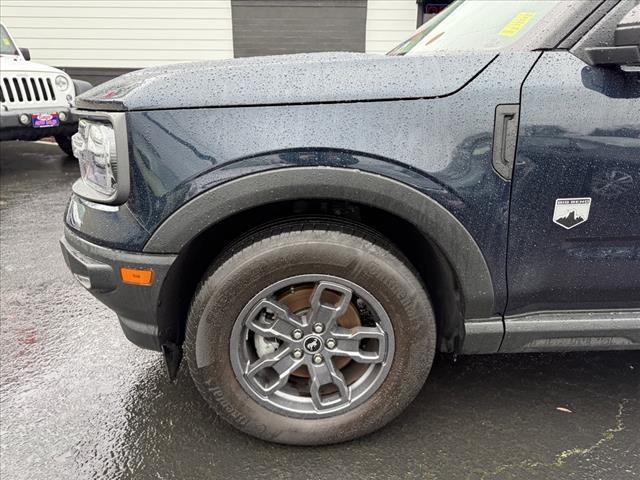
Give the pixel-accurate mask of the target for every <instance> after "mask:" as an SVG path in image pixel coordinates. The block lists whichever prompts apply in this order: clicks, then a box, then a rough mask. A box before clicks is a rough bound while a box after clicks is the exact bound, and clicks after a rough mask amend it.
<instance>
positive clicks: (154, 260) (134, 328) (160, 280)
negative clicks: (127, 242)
mask: <svg viewBox="0 0 640 480" xmlns="http://www.w3.org/2000/svg"><path fill="white" fill-rule="evenodd" d="M60 245H61V247H62V254H63V256H64V259H65V262H66V264H67V266H68V267H69V270H71V273H73V274H74V276H75V277H76V279H77V280H78V281H79V282H80V283H81V284H82V285H83V286H84V287H85V288H86V289H87V290H88V291H89V292H91V293H92V294H93V295H94V296H95V297H96V298H97V299H98V300H100V301H101V302H102V303H104V304H105V305H106V306H107V307H109V308H110V309H111V310H113V311H114V312H116V314H117V315H118V319H119V320H120V326H121V327H122V330H123V331H124V334H125V336H126V337H127V338H128V339H129V340H130V341H131V342H133V343H135V344H136V345H138V346H140V347H142V348H147V349H150V350H158V351H160V350H162V345H161V343H162V342H161V340H160V332H159V329H158V321H157V318H158V308H159V305H160V301H161V295H160V293H161V290H162V286H163V284H164V280H165V278H166V277H167V274H168V272H169V269H170V268H171V265H172V264H173V262H174V260H175V258H176V256H175V255H147V254H140V253H132V252H124V251H121V250H113V249H110V248H105V247H101V246H99V245H95V244H93V243H90V242H88V241H86V240H84V239H83V238H81V237H79V236H78V235H77V234H75V233H74V232H73V231H71V230H70V229H69V228H65V232H64V236H63V237H62V239H61V240H60ZM121 267H129V268H144V269H149V268H150V269H152V270H153V283H152V285H150V286H138V285H128V284H125V283H123V282H122V280H121V278H120V268H121Z"/></svg>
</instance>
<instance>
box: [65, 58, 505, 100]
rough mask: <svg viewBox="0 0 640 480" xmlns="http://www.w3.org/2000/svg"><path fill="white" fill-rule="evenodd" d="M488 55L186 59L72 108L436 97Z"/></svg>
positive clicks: (138, 74)
mask: <svg viewBox="0 0 640 480" xmlns="http://www.w3.org/2000/svg"><path fill="white" fill-rule="evenodd" d="M494 57H495V54H490V53H486V54H485V53H460V54H451V53H448V54H439V55H423V56H409V57H391V56H384V55H371V54H362V53H315V54H298V55H277V56H268V57H251V58H241V59H231V60H220V61H209V62H194V63H184V64H176V65H170V66H165V67H153V68H146V69H143V70H137V71H135V72H131V73H128V74H125V75H123V76H121V77H118V78H115V79H113V80H111V81H109V82H107V83H104V84H102V85H100V86H98V87H96V88H93V89H91V90H89V91H88V92H86V93H84V94H83V95H81V96H80V97H78V99H77V106H78V108H83V109H88V110H164V109H181V108H202V107H231V106H249V105H281V104H300V103H327V102H350V101H367V100H385V99H408V98H425V97H439V96H445V95H448V94H450V93H453V92H455V91H456V90H459V89H460V88H462V87H463V86H464V85H465V84H466V83H467V82H469V81H470V80H471V79H472V78H473V77H474V76H475V75H476V74H477V73H478V72H480V71H481V70H482V69H483V68H484V67H485V66H486V65H488V64H489V63H490V62H491V60H492V59H493V58H494Z"/></svg>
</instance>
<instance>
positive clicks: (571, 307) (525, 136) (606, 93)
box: [506, 51, 640, 330]
mask: <svg viewBox="0 0 640 480" xmlns="http://www.w3.org/2000/svg"><path fill="white" fill-rule="evenodd" d="M519 134H520V136H519V140H518V149H517V157H516V166H515V171H514V176H513V186H512V197H511V198H512V201H511V213H510V230H509V247H508V260H507V275H508V297H509V299H508V306H507V312H506V314H507V318H509V316H513V315H521V314H527V313H533V312H551V311H552V312H571V311H573V312H574V313H575V311H591V310H601V311H607V310H608V311H613V310H620V309H640V72H625V71H622V70H621V69H620V68H619V67H615V68H613V67H612V68H606V67H591V66H589V65H587V64H585V63H584V62H583V61H582V60H580V59H578V58H577V57H575V56H574V55H573V54H571V53H570V52H568V51H555V52H545V53H544V54H543V55H542V57H541V58H540V60H539V61H538V63H537V64H536V65H535V67H534V68H533V70H532V71H531V72H530V74H529V76H528V77H527V79H526V80H525V82H524V85H523V89H522V97H521V109H520V130H519ZM567 318H568V317H567ZM507 330H508V328H507Z"/></svg>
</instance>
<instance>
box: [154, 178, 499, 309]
mask: <svg viewBox="0 0 640 480" xmlns="http://www.w3.org/2000/svg"><path fill="white" fill-rule="evenodd" d="M322 198H325V199H327V198H331V199H336V200H344V201H353V202H357V203H361V204H365V205H368V206H371V207H375V208H378V209H381V210H384V211H387V212H389V213H391V214H393V215H396V216H398V217H400V218H402V219H404V220H406V221H408V222H409V223H411V224H413V225H414V226H415V227H416V228H417V229H418V230H419V231H420V232H421V233H422V234H423V235H424V236H425V237H428V238H430V239H431V240H433V241H434V242H435V243H436V244H437V245H438V246H439V247H440V249H441V250H442V252H443V253H444V254H445V256H446V257H447V259H448V260H449V262H450V263H451V265H452V267H453V268H454V270H455V271H456V273H457V275H458V278H459V281H460V286H461V290H462V293H463V296H464V305H465V317H466V318H488V317H491V316H492V315H493V312H494V290H493V284H492V279H491V274H490V272H489V268H488V266H487V263H486V261H485V258H484V256H483V254H482V252H481V250H480V248H479V247H478V245H477V244H476V242H475V240H474V239H473V237H472V236H471V234H470V233H469V232H468V231H467V229H466V228H465V227H464V226H463V225H462V224H461V223H460V222H459V221H458V219H456V217H454V216H453V214H451V213H450V212H449V211H448V210H446V209H445V208H444V207H443V206H442V205H440V204H439V203H437V202H436V201H435V200H433V199H431V198H430V197H429V196H427V195H425V194H424V193H422V192H420V191H418V190H417V189H415V188H413V187H410V186H408V185H406V184H404V183H401V182H399V181H397V180H393V179H390V178H388V177H384V176H382V175H378V174H374V173H368V172H364V171H361V170H356V169H352V168H336V167H322V166H309V167H291V168H280V169H276V170H269V171H265V172H260V173H255V174H251V175H247V176H244V177H241V178H238V179H235V180H231V181H229V182H226V183H224V184H222V185H220V186H217V187H215V188H212V189H210V190H208V191H206V192H204V193H202V194H201V195H199V196H197V197H195V198H194V199H192V200H190V201H189V202H188V203H186V204H185V205H183V206H182V207H181V208H179V209H177V210H176V211H175V212H174V213H173V214H172V215H170V216H169V217H168V218H167V219H166V220H165V221H164V222H163V223H162V224H161V225H160V226H159V227H158V228H157V229H156V230H155V232H154V233H153V235H152V236H151V238H150V239H149V241H148V242H147V244H146V245H145V248H144V251H145V252H148V253H157V252H162V253H167V252H173V253H178V252H180V251H181V250H182V249H183V247H184V246H185V245H187V243H188V242H190V241H191V240H192V239H194V238H196V237H197V236H198V235H199V234H201V233H202V232H204V231H205V230H207V229H209V228H211V227H213V226H215V225H216V224H217V223H219V222H221V221H222V220H224V219H225V218H228V217H231V216H233V215H235V214H237V213H239V212H242V211H244V210H248V209H251V208H253V207H258V206H260V205H265V204H269V203H273V202H280V201H286V200H304V199H322Z"/></svg>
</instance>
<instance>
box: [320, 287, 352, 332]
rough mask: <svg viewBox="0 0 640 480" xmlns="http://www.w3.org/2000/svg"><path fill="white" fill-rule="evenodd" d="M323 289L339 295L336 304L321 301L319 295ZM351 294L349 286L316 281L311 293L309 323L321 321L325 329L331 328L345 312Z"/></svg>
mask: <svg viewBox="0 0 640 480" xmlns="http://www.w3.org/2000/svg"><path fill="white" fill-rule="evenodd" d="M325 291H330V292H333V293H337V294H338V295H340V301H339V302H338V304H337V305H330V304H326V303H322V299H321V297H322V294H323V293H324V292H325ZM352 294H353V293H352V292H351V290H350V289H349V288H346V287H343V286H342V285H338V284H337V283H332V282H318V284H317V285H316V287H315V289H314V290H313V293H312V294H311V311H310V312H309V323H310V324H311V325H314V324H315V323H322V324H323V325H324V327H325V329H327V330H331V329H332V328H333V327H334V326H335V325H336V321H337V320H338V319H339V318H340V317H341V316H343V315H344V314H345V313H346V311H347V308H348V307H349V302H351V296H352Z"/></svg>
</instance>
